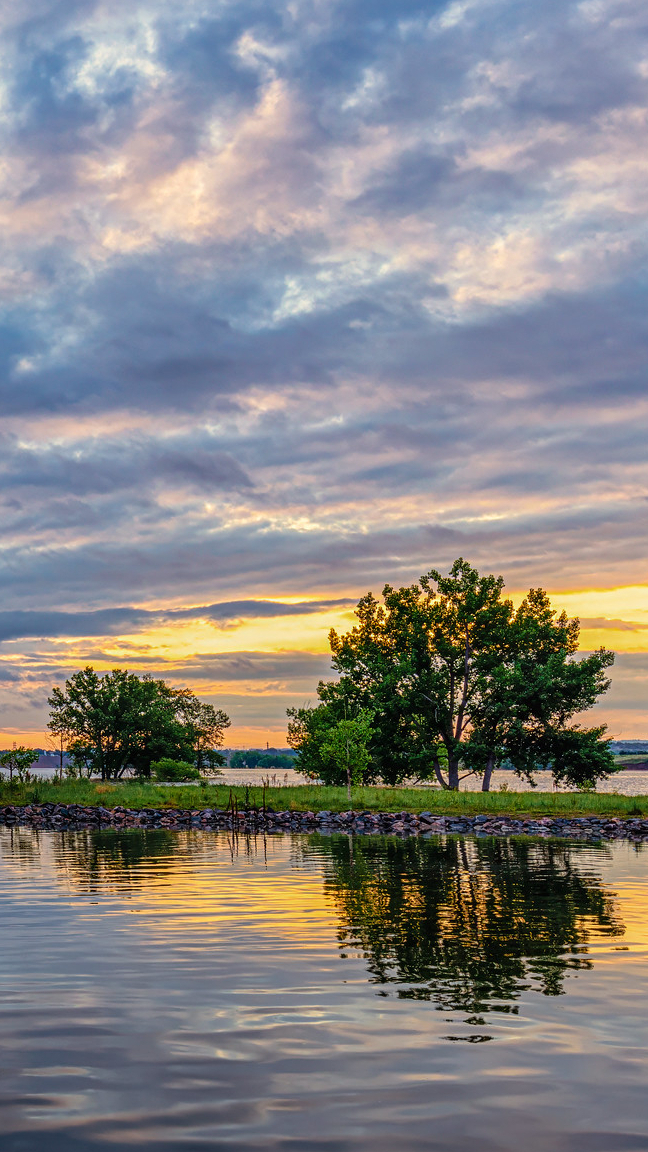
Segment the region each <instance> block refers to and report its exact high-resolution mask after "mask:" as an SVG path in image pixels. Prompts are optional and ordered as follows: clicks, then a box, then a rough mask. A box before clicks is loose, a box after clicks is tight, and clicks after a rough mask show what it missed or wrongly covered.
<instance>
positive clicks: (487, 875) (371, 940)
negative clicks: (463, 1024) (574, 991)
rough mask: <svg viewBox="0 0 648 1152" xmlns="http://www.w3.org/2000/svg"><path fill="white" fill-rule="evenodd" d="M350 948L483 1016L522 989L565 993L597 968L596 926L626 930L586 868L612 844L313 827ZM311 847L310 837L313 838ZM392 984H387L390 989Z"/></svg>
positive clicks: (398, 979)
mask: <svg viewBox="0 0 648 1152" xmlns="http://www.w3.org/2000/svg"><path fill="white" fill-rule="evenodd" d="M314 840H316V843H314V842H313V841H312V842H311V848H310V850H313V849H316V850H317V854H318V855H319V856H320V858H321V857H322V856H323V857H324V859H325V861H326V864H325V869H326V881H325V882H326V887H327V889H328V892H329V893H330V895H331V896H332V898H333V900H334V902H335V905H336V907H337V910H338V914H339V917H340V922H341V923H340V930H339V940H340V944H341V947H342V949H343V953H346V952H347V951H349V950H351V949H358V950H359V951H360V952H361V954H362V955H363V957H364V958H365V959H366V961H367V964H368V968H369V971H370V973H371V976H372V979H373V981H374V982H375V983H376V984H381V985H390V984H392V985H393V984H398V985H403V987H400V988H398V990H397V995H398V996H399V997H402V998H410V999H417V1000H431V1001H433V1002H435V1003H436V1005H437V1006H438V1007H439V1008H440V1009H445V1010H450V1011H459V1012H467V1013H469V1018H468V1021H467V1022H468V1023H471V1024H477V1023H483V1022H484V1021H483V1019H481V1014H482V1013H484V1012H486V1011H489V1012H492V1011H499V1012H517V1007H516V1005H515V1001H516V1000H518V999H519V997H520V994H521V992H522V991H523V990H524V989H525V988H533V989H534V990H537V991H541V992H543V993H544V994H545V995H547V996H558V995H560V994H561V993H562V992H563V991H564V989H563V982H564V979H565V977H566V976H567V974H568V973H570V972H574V971H578V970H579V969H583V968H589V967H591V962H590V961H589V960H588V959H587V958H586V956H585V953H586V952H587V948H586V945H587V942H588V940H589V939H590V937H591V936H592V935H593V934H596V935H601V934H603V935H607V936H619V935H622V934H623V924H622V922H621V920H620V919H619V916H618V914H617V911H616V907H615V903H614V900H613V896H612V894H611V893H610V892H608V891H607V890H606V889H605V888H604V886H603V883H602V880H601V878H600V876H597V875H596V874H595V873H594V872H593V871H592V870H591V868H590V867H589V864H590V861H591V863H592V864H595V854H600V852H601V851H605V849H604V848H603V849H602V848H601V847H600V846H598V845H597V846H596V847H595V848H594V847H593V846H592V847H589V846H587V845H577V846H574V845H569V844H565V843H562V842H560V841H539V840H531V839H523V838H519V839H483V840H479V839H464V838H443V837H438V838H433V839H430V840H420V839H409V840H402V841H401V840H396V839H392V838H380V837H367V838H364V837H363V838H362V839H359V838H358V839H354V840H351V839H350V838H348V837H346V836H333V837H330V838H329V837H317V838H314ZM305 851H306V853H308V852H309V847H306V848H305ZM383 992H384V990H383Z"/></svg>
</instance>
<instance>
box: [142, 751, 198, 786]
mask: <svg viewBox="0 0 648 1152" xmlns="http://www.w3.org/2000/svg"><path fill="white" fill-rule="evenodd" d="M151 776H152V777H153V779H154V780H163V781H165V782H166V781H168V782H170V783H176V782H177V781H181V780H182V781H185V780H200V779H202V777H201V775H200V772H199V771H198V769H197V768H194V766H193V764H189V762H188V761H187V760H171V758H170V757H169V756H163V757H162V759H161V760H154V761H153V763H152V764H151Z"/></svg>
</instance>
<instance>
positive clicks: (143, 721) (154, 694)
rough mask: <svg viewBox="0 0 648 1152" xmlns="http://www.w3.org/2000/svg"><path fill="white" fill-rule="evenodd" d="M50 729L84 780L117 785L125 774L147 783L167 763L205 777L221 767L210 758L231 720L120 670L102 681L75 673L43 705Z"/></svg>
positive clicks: (215, 756)
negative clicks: (157, 765) (155, 767)
mask: <svg viewBox="0 0 648 1152" xmlns="http://www.w3.org/2000/svg"><path fill="white" fill-rule="evenodd" d="M48 703H49V705H50V721H49V725H48V726H49V728H50V730H51V731H52V732H53V733H54V734H55V735H57V736H63V737H64V739H65V740H66V741H67V743H68V750H69V754H70V757H71V761H72V764H73V765H74V766H75V767H76V769H77V770H79V771H81V772H82V773H83V774H86V775H100V776H101V778H102V780H115V779H119V778H120V777H121V776H123V775H124V773H125V772H133V773H135V774H136V775H139V776H145V777H148V776H150V773H151V764H152V763H153V762H154V761H158V760H161V759H162V758H164V757H169V758H170V759H172V760H184V761H188V762H190V763H191V764H194V765H195V766H196V767H198V768H200V769H201V770H204V769H205V768H207V767H210V766H213V764H214V763H223V757H222V756H220V754H219V753H218V752H216V746H217V745H218V744H220V743H222V738H223V733H224V731H225V729H226V728H227V727H228V726H229V723H230V721H229V718H228V717H227V716H226V714H225V713H224V712H221V711H219V710H218V711H217V710H216V709H214V708H213V707H212V705H210V704H204V703H203V702H202V701H200V700H198V699H197V698H196V697H195V696H194V694H193V693H192V692H190V691H189V690H188V689H175V688H171V687H170V686H169V685H168V684H166V683H165V682H164V680H154V679H153V678H152V677H151V676H142V677H139V676H136V675H134V674H133V673H132V672H127V671H125V670H123V669H121V668H115V669H113V670H112V671H111V672H107V673H105V675H103V676H101V675H99V674H98V673H97V672H95V670H94V668H91V667H87V668H84V669H82V670H81V671H80V672H76V673H75V674H74V675H73V676H71V677H70V679H69V680H67V681H66V683H65V688H64V689H61V688H54V689H53V691H52V695H51V696H50V697H49V698H48Z"/></svg>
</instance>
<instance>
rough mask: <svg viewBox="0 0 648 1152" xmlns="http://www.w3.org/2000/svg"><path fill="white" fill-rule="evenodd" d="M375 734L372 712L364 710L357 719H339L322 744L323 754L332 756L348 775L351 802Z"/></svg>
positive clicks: (362, 774) (361, 779) (366, 763)
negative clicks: (369, 745)
mask: <svg viewBox="0 0 648 1152" xmlns="http://www.w3.org/2000/svg"><path fill="white" fill-rule="evenodd" d="M372 736H373V728H372V727H371V713H370V712H364V713H363V714H361V715H360V716H359V717H358V718H357V719H356V720H338V722H337V724H335V725H334V726H333V727H332V728H329V731H328V734H327V736H326V738H325V741H324V743H323V745H322V755H323V756H327V757H330V758H331V760H333V761H334V763H335V764H337V765H338V767H339V768H341V769H342V770H343V771H344V773H345V775H346V783H347V793H348V797H349V803H350V802H351V785H352V784H354V785H357V784H361V783H362V781H363V778H364V775H365V772H366V771H367V768H368V767H369V761H370V759H371V757H370V755H369V748H368V744H369V741H370V740H371V737H372Z"/></svg>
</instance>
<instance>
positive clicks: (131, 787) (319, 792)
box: [0, 780, 648, 816]
mask: <svg viewBox="0 0 648 1152" xmlns="http://www.w3.org/2000/svg"><path fill="white" fill-rule="evenodd" d="M647 784H648V780H647ZM246 793H247V802H248V803H249V804H250V805H256V807H259V808H260V807H261V805H262V802H263V791H262V789H261V788H248V789H246V788H244V787H241V786H240V785H239V786H237V787H232V788H230V786H229V785H228V784H220V785H218V784H208V785H204V786H203V785H200V786H198V787H192V786H185V787H179V788H170V787H165V786H164V785H159V784H157V785H156V784H142V783H139V782H132V783H130V782H129V783H122V784H101V783H98V782H95V781H87V780H82V781H79V780H69V781H64V782H63V783H62V784H58V783H55V782H50V781H48V782H47V783H38V784H26V785H20V784H13V785H12V786H11V787H10V786H9V784H8V783H6V782H5V783H2V784H0V804H35V803H39V804H45V803H54V804H82V805H95V804H99V805H103V806H104V807H106V808H115V807H116V806H117V805H122V806H123V807H124V808H135V809H139V808H225V807H226V806H227V804H228V801H229V798H230V794H231V795H232V796H234V797H235V798H236V800H237V802H238V806H239V808H243V807H244V806H245V804H246ZM266 803H267V804H268V805H269V806H271V807H272V808H274V809H275V810H276V811H285V810H286V809H292V810H294V811H298V812H306V811H309V810H313V811H318V810H321V809H328V810H329V811H331V812H343V811H346V810H347V809H348V808H349V801H348V798H347V792H346V788H327V787H324V786H323V785H321V784H301V785H296V786H295V787H287V788H268V789H267V791H266ZM351 807H352V808H354V809H356V810H372V811H383V812H403V811H407V812H423V811H430V812H438V813H442V814H445V815H455V814H464V815H470V814H472V815H475V814H477V813H480V812H483V813H499V814H500V815H502V816H504V815H514V814H520V813H529V814H533V815H536V816H542V815H544V816H552V815H556V816H560V815H564V816H634V815H648V795H645V796H616V795H609V794H605V793H583V792H486V793H484V792H442V791H441V790H440V789H435V788H429V789H428V788H354V789H353V790H352V799H351Z"/></svg>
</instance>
